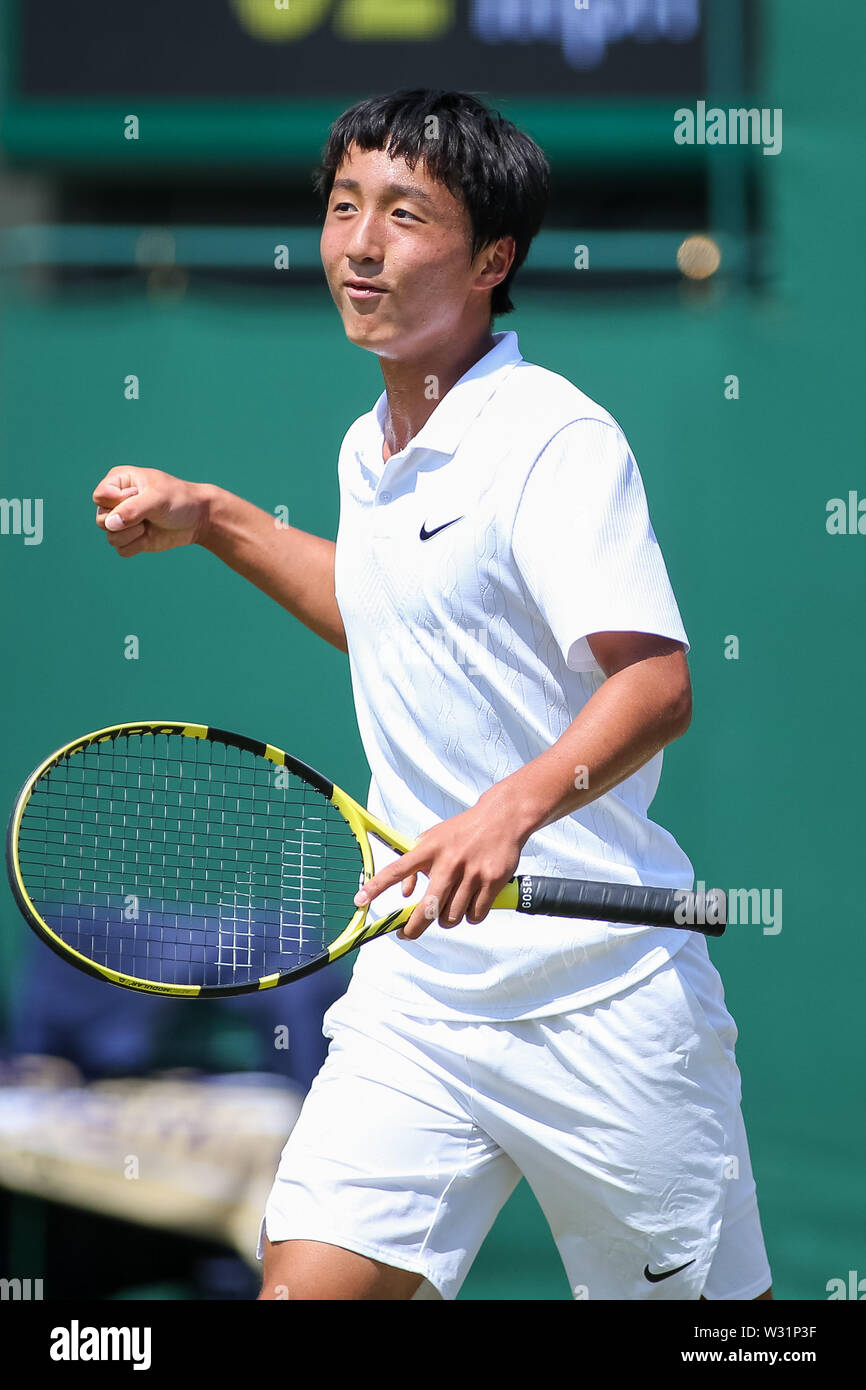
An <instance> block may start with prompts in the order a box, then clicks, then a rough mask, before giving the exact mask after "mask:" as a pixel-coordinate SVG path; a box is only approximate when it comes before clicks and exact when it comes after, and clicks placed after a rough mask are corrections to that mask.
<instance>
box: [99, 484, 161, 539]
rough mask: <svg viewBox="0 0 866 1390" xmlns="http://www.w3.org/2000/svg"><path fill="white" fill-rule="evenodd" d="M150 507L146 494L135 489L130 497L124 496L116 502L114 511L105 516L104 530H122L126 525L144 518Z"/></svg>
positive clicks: (133, 523)
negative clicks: (120, 500)
mask: <svg viewBox="0 0 866 1390" xmlns="http://www.w3.org/2000/svg"><path fill="white" fill-rule="evenodd" d="M150 507H151V502H150V501H149V500H148V498H147V497H146V495H145V494H144V493H141V492H137V491H136V492H135V493H133V495H132V496H131V497H125V498H124V500H123V501H122V502H120V503H118V505H117V506H116V507H115V508H114V511H113V512H110V513H109V515H108V516H107V517H106V518H105V529H106V531H123V530H125V529H126V527H127V526H134V525H135V524H136V522H138V521H143V520H144V519H145V517H146V516H147V513H148V511H149V510H150Z"/></svg>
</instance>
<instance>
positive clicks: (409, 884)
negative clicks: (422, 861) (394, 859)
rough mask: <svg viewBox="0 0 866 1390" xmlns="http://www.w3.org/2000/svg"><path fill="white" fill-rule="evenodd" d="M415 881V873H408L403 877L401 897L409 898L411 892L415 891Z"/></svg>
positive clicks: (416, 876) (416, 878) (416, 879)
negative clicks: (406, 876) (407, 875)
mask: <svg viewBox="0 0 866 1390" xmlns="http://www.w3.org/2000/svg"><path fill="white" fill-rule="evenodd" d="M417 882H418V875H417V874H410V875H409V877H408V878H404V879H403V897H404V898H411V896H412V894H413V893H414V892H415V885H416V884H417Z"/></svg>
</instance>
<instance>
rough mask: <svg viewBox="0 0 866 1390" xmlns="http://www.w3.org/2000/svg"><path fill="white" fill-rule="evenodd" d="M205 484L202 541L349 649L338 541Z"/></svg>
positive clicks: (310, 624) (315, 629)
mask: <svg viewBox="0 0 866 1390" xmlns="http://www.w3.org/2000/svg"><path fill="white" fill-rule="evenodd" d="M202 487H203V493H204V497H205V501H206V508H205V519H204V522H203V524H202V527H201V529H200V532H199V534H198V536H197V540H198V543H199V544H200V545H201V546H203V547H204V549H205V550H209V551H211V553H212V554H213V555H216V556H217V557H218V558H219V559H220V560H222V561H223V562H224V563H225V564H226V565H228V566H229V568H230V569H233V570H234V571H235V572H236V573H237V574H240V575H242V576H243V577H244V579H248V580H249V581H250V583H251V584H255V586H256V588H258V589H261V590H262V592H263V593H265V594H267V595H268V597H269V598H272V599H274V600H275V601H276V602H277V603H279V604H280V605H281V606H282V607H283V608H285V609H287V610H288V612H289V613H291V614H292V615H293V616H294V617H295V618H298V619H299V620H300V622H302V623H304V624H305V626H307V627H308V628H311V629H312V631H313V632H315V633H317V634H318V636H319V637H324V638H325V640H326V641H327V642H331V643H332V644H333V646H335V647H338V648H339V649H340V651H346V634H345V630H344V628H343V620H342V618H341V616H340V610H339V608H338V607H337V600H336V597H335V594H334V551H335V546H334V542H333V541H329V540H325V539H324V538H323V537H322V536H313V535H311V534H310V533H309V532H307V531H299V530H297V529H296V528H295V527H294V526H284V525H281V524H278V523H277V521H276V519H275V518H274V517H273V516H271V514H270V513H269V512H265V511H262V509H261V508H260V507H256V506H254V504H253V503H252V502H247V501H245V500H244V499H243V498H242V497H236V496H235V495H234V494H233V493H230V492H226V491H224V490H223V489H222V488H218V487H213V486H211V485H210V484H203V485H202Z"/></svg>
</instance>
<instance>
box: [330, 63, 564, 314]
mask: <svg viewBox="0 0 866 1390" xmlns="http://www.w3.org/2000/svg"><path fill="white" fill-rule="evenodd" d="M431 117H436V123H435V124H433V123H431V120H430V118H431ZM431 130H432V131H435V132H436V134H435V135H431V133H430V132H431ZM353 143H354V144H356V145H357V146H358V147H359V149H361V150H386V151H387V153H388V154H389V155H390V156H391V157H392V158H402V159H405V161H406V163H407V164H408V165H409V167H410V169H413V170H414V168H415V165H416V164H417V162H418V160H419V159H421V160H423V162H424V166H425V168H426V170H427V172H428V174H429V175H430V177H431V178H432V179H434V180H436V181H437V182H439V183H443V184H445V186H446V187H447V188H448V189H449V190H450V192H451V193H453V195H454V196H455V198H459V199H461V200H462V201H463V203H464V205H465V207H466V209H467V211H468V213H469V218H470V221H471V224H472V248H471V252H470V260H473V259H474V258H475V256H476V255H477V254H478V252H479V251H480V250H481V249H482V247H484V246H487V245H489V244H490V243H491V242H495V241H496V240H497V239H498V238H499V237H504V236H513V237H514V241H515V254H514V261H513V262H512V265H511V268H510V270H509V272H508V274H507V275H506V277H505V279H504V280H502V281H501V282H500V284H498V285H495V286H494V288H493V292H492V295H491V300H490V314H491V318H492V317H493V316H494V315H496V314H507V313H510V312H511V310H512V309H513V308H514V305H513V304H512V302H511V298H510V296H509V293H508V288H509V285H510V284H511V281H512V280H513V278H514V276H515V274H516V272H517V270H518V269H519V267H520V266H521V265H522V264H523V262H524V261H525V259H526V256H527V253H528V251H529V245H530V242H531V241H532V238H533V237H534V236H535V235H536V233H537V232H538V229H539V227H540V226H541V223H542V220H543V218H544V213H545V210H546V207H547V199H548V194H549V191H550V166H549V165H548V162H547V159H546V158H545V156H544V153H543V151H542V150H541V149H540V148H539V146H538V145H536V143H535V141H534V140H532V139H530V137H529V136H528V135H526V134H524V132H523V131H522V130H518V128H517V126H515V125H513V124H512V122H511V121H507V120H505V118H504V117H503V116H500V115H499V113H498V112H496V111H491V110H490V109H489V107H487V106H485V105H484V104H483V103H482V102H480V101H478V100H477V99H476V98H475V97H474V96H471V95H470V94H469V93H468V92H455V91H446V90H444V89H441V88H432V87H417V88H414V89H411V90H409V89H406V90H403V91H399V92H389V93H387V94H386V95H384V96H375V97H366V98H365V99H364V100H363V101H359V102H357V103H356V105H354V106H352V107H350V108H349V109H348V111H344V112H343V114H342V115H341V116H339V117H338V118H337V120H336V121H335V122H334V124H333V125H332V126H331V130H330V134H329V136H328V139H327V142H326V144H325V147H324V149H323V150H322V156H321V163H320V164H319V166H318V168H317V169H316V171H315V173H314V174H313V184H314V186H315V189H316V192H317V193H318V194H319V196H320V197H321V198H322V200H323V202H324V205H325V207H326V208H327V205H328V200H329V198H330V196H331V189H332V187H333V183H334V177H335V175H336V172H337V169H338V168H339V166H340V164H341V163H342V161H343V159H344V157H345V156H346V154H347V152H348V149H349V146H350V145H351V144H353Z"/></svg>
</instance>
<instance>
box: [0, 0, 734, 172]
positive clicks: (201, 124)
mask: <svg viewBox="0 0 866 1390" xmlns="http://www.w3.org/2000/svg"><path fill="white" fill-rule="evenodd" d="M0 4H2V5H3V18H4V46H5V48H6V50H7V52H6V61H5V64H4V67H5V70H6V90H5V93H4V94H3V96H4V100H3V107H2V111H0V144H2V145H3V146H4V148H5V149H6V151H7V153H8V154H9V155H10V156H11V157H13V158H17V159H20V160H24V161H33V162H39V161H48V162H54V161H60V162H67V163H69V162H72V163H86V162H88V160H90V161H96V162H99V163H106V162H109V163H110V162H113V160H115V159H116V160H120V159H121V158H124V157H127V156H128V155H129V154H130V151H129V150H128V149H123V148H122V145H121V144H120V143H119V141H120V139H121V137H120V134H119V131H120V125H119V122H120V121H121V120H122V118H123V117H124V116H126V115H127V114H134V115H137V116H139V118H140V138H139V141H138V148H137V150H136V151H135V158H136V160H137V162H138V163H139V164H140V163H141V161H142V160H144V161H148V160H149V161H156V162H161V163H163V164H178V163H180V164H183V163H184V162H187V163H190V162H193V163H194V162H196V161H197V160H201V159H205V160H206V161H207V162H208V163H215V162H219V163H220V164H222V165H226V164H232V163H235V164H242V163H246V162H248V161H252V162H253V163H254V164H256V165H258V166H259V167H261V166H262V165H263V164H268V163H271V164H274V163H276V164H285V163H292V162H306V163H309V161H310V159H311V158H315V155H316V154H317V153H318V150H319V148H320V147H321V144H322V142H323V139H324V136H325V134H326V132H327V124H328V123H329V122H330V120H332V119H333V118H334V117H335V116H336V115H337V114H338V113H339V111H341V110H342V109H344V108H345V107H346V106H347V105H349V104H350V103H351V102H353V101H355V100H357V99H359V98H360V97H363V96H367V95H372V94H374V93H377V92H386V91H391V90H394V89H395V88H399V87H416V86H418V87H421V86H423V87H458V88H461V89H464V90H468V91H472V92H475V93H477V94H478V95H479V96H481V97H482V99H484V100H487V101H489V102H491V103H492V104H493V105H496V106H500V107H501V108H502V109H503V111H504V112H505V113H506V114H508V115H509V116H510V117H511V118H512V119H515V120H518V121H521V120H522V121H524V122H526V123H527V126H528V128H530V129H532V119H531V118H532V115H533V113H534V114H535V116H536V117H537V118H538V119H540V120H541V122H542V125H544V123H545V121H548V123H550V122H551V120H552V122H553V125H552V126H551V129H550V130H546V131H541V130H540V131H539V132H538V134H544V135H545V138H547V139H550V138H551V135H552V136H553V139H554V145H556V143H557V142H556V129H554V128H553V126H555V125H556V124H557V123H558V122H561V121H562V118H563V115H565V117H566V119H567V117H568V114H569V113H570V112H572V111H576V110H579V109H581V108H584V109H585V108H587V107H592V108H593V109H595V110H596V111H599V110H603V109H605V108H606V109H607V110H609V111H616V112H618V113H622V111H623V110H625V111H626V112H627V111H629V110H630V109H633V108H635V109H637V108H639V109H640V111H642V112H644V113H645V112H646V111H647V110H649V111H653V110H655V111H661V110H664V112H665V113H666V116H667V123H666V127H665V129H666V131H667V138H666V140H665V144H666V145H669V144H670V145H672V141H671V140H670V134H669V132H670V116H669V113H670V111H671V110H672V106H673V105H676V104H680V103H681V102H689V101H694V100H695V99H696V98H697V97H699V96H701V95H703V94H704V92H705V89H706V80H707V63H708V43H709V40H708V34H709V33H710V31H711V30H712V14H713V12H714V11H716V12H717V13H718V14H724V15H725V16H726V23H727V27H728V29H730V28H731V27H732V26H733V27H734V28H736V24H737V15H738V12H739V9H740V5H741V0H143V3H141V4H124V3H121V0H84V3H80V4H70V3H69V0H0ZM720 6H721V7H723V8H722V9H720V8H719V7H720ZM536 124H537V122H536ZM630 128H631V129H632V130H633V134H634V139H635V140H636V141H637V143H638V144H640V138H641V137H640V132H639V130H638V128H637V125H636V123H635V122H632V125H631V127H630ZM533 133H536V131H535V130H533ZM559 143H560V145H563V144H564V142H563V141H562V140H560V142H559ZM553 153H554V154H555V153H556V151H555V150H554V151H553Z"/></svg>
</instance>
